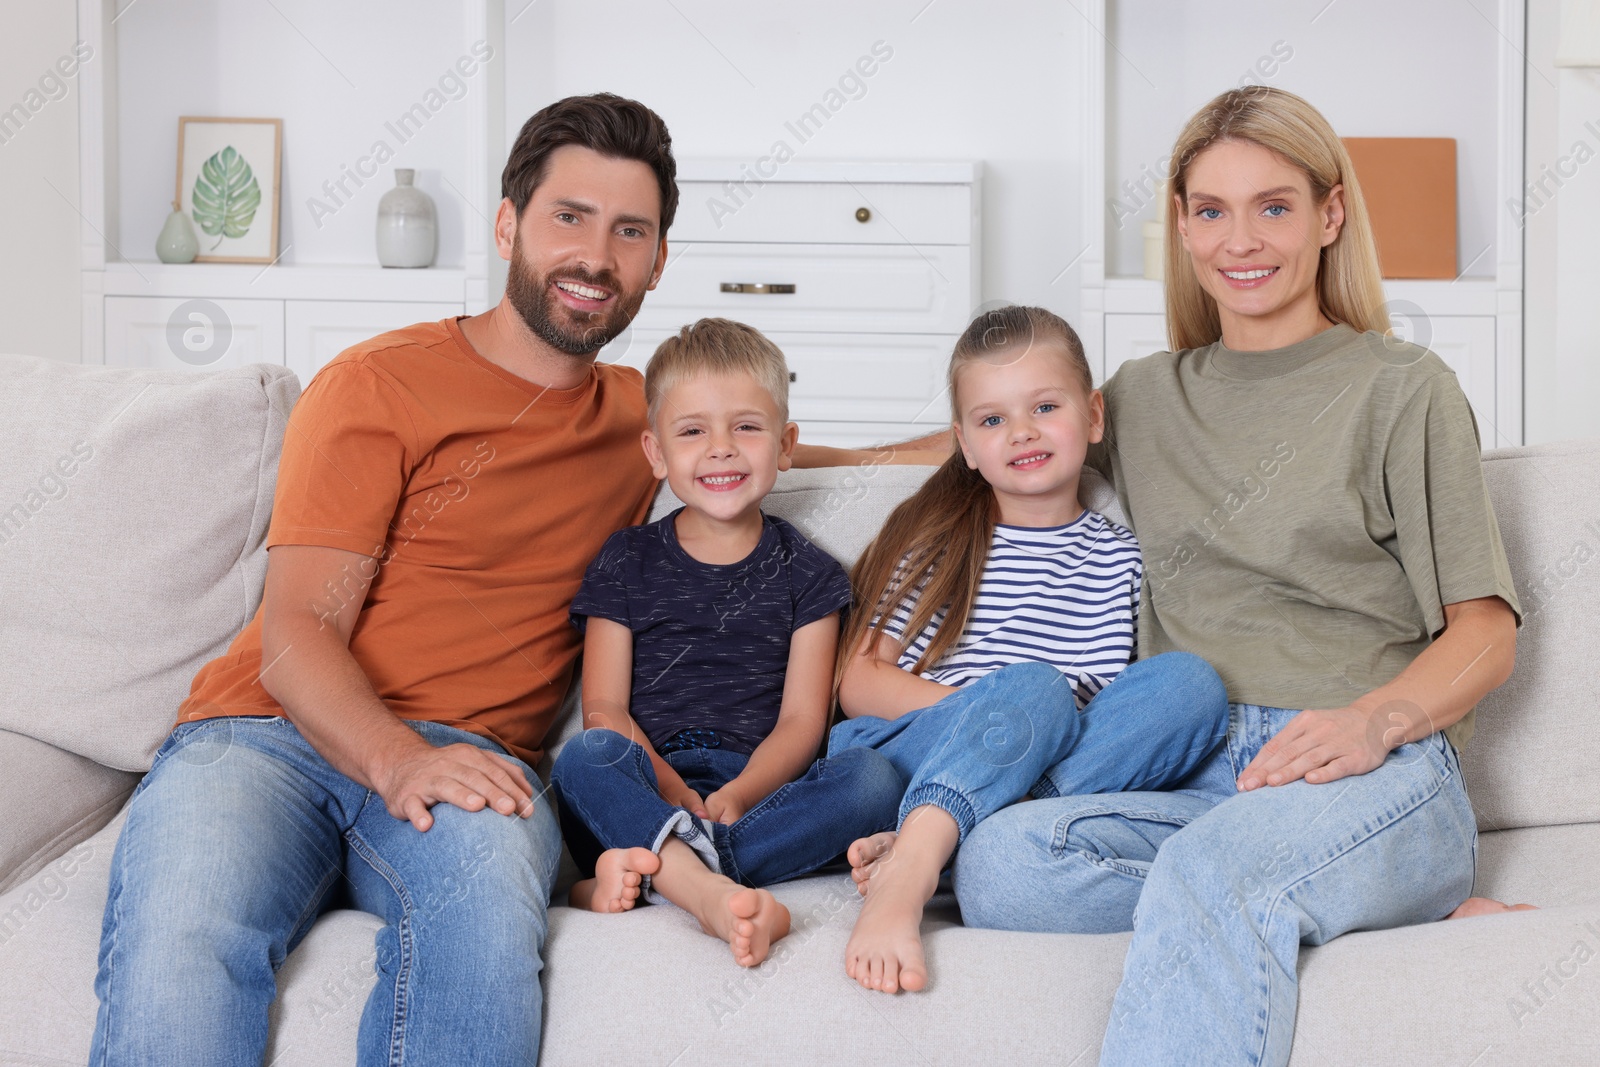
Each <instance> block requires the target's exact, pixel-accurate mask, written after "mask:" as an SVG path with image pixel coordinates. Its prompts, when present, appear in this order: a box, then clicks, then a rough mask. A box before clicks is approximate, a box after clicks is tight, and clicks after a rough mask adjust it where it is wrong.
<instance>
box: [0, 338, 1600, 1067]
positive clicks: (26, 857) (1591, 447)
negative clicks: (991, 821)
mask: <svg viewBox="0 0 1600 1067" xmlns="http://www.w3.org/2000/svg"><path fill="white" fill-rule="evenodd" d="M298 393H299V386H298V383H297V382H296V381H295V379H294V377H293V376H292V375H291V374H290V373H289V372H288V371H286V370H284V369H283V368H281V367H267V366H258V367H247V368H241V369H236V370H226V371H216V372H210V373H187V372H173V373H168V372H157V371H133V370H110V369H105V368H85V367H76V366H67V365H62V364H57V363H51V362H47V361H43V360H31V359H25V358H20V357H4V358H0V434H3V441H4V447H3V449H0V811H3V813H4V818H3V820H0V1063H3V1064H29V1065H38V1064H82V1063H84V1062H85V1061H86V1059H87V1055H88V1048H89V1039H90V1034H91V1032H92V1029H93V1020H94V1015H95V1009H96V1002H95V996H94V990H93V978H94V970H95V954H96V949H97V944H98V938H99V933H100V918H101V911H102V908H103V906H104V902H105V894H106V880H107V870H108V867H109V864H110V861H111V856H112V850H113V848H114V847H115V843H116V836H117V833H118V831H119V829H120V825H121V823H120V820H119V819H118V818H117V813H118V811H119V810H120V808H121V807H122V806H123V804H124V803H125V802H126V799H127V795H128V793H129V791H130V790H131V789H132V788H133V786H134V785H135V784H136V783H137V781H138V777H139V773H140V772H141V771H143V770H144V769H145V768H147V767H148V765H149V761H150V757H151V755H152V753H153V752H154V750H155V748H156V747H157V745H158V744H159V743H160V741H161V739H162V737H163V736H164V734H165V733H166V730H167V728H168V726H169V725H170V722H171V719H172V717H173V715H174V710H175V708H176V706H177V703H178V701H179V699H180V698H181V697H182V696H183V695H184V694H185V693H186V692H187V690H188V685H189V681H190V679H191V677H192V676H193V674H194V672H195V670H196V668H198V667H199V666H200V664H201V663H203V662H204V661H205V660H207V659H208V658H209V657H211V656H213V655H215V654H216V653H217V652H219V651H221V650H222V649H223V648H224V647H225V646H226V644H227V642H228V641H229V640H230V639H231V638H232V637H233V635H234V634H235V633H236V632H237V631H238V630H239V628H240V627H242V626H243V625H244V623H245V621H246V620H247V619H248V618H249V617H250V616H251V614H252V613H253V612H254V610H255V607H256V605H257V603H258V601H259V598H260V593H261V584H262V576H263V573H264V570H265V552H264V550H263V549H262V547H261V546H262V540H263V538H264V536H265V531H266V528H267V521H268V512H269V508H270V504H271V500H272V490H273V484H274V472H275V466H276V462H277V458H278V455H279V447H280V442H281V438H282V435H283V433H284V432H285V429H284V428H285V417H286V415H287V413H288V410H289V408H290V406H291V405H292V404H293V402H294V400H295V398H296V397H297V396H298ZM1486 458H1487V464H1486V470H1487V472H1488V478H1489V484H1490V489H1491V492H1492V493H1493V496H1494V500H1495V506H1496V508H1497V510H1498V513H1499V518H1500V525H1501V530H1502V533H1503V535H1504V538H1505V543H1506V549H1507V551H1508V552H1509V554H1510V556H1511V564H1512V569H1513V572H1514V573H1515V574H1516V576H1517V582H1518V589H1519V591H1520V592H1521V594H1522V596H1523V601H1524V604H1525V606H1526V608H1527V611H1528V620H1527V623H1526V625H1525V626H1524V627H1523V629H1522V632H1521V640H1520V646H1519V650H1518V658H1517V669H1516V673H1515V674H1514V676H1513V677H1512V679H1511V681H1510V682H1508V683H1507V684H1506V685H1505V686H1504V687H1503V688H1502V689H1501V690H1500V691H1499V692H1497V693H1495V694H1494V695H1493V696H1492V697H1491V698H1490V699H1489V700H1488V701H1486V702H1485V704H1484V706H1483V707H1482V708H1481V710H1480V714H1479V728H1478V736H1477V738H1476V740H1474V742H1473V743H1472V745H1471V746H1470V747H1469V748H1468V749H1467V752H1466V760H1465V762H1466V769H1467V774H1468V782H1469V788H1470V792H1471V795H1472V797H1473V801H1474V803H1475V805H1476V807H1477V809H1478V813H1479V826H1480V828H1481V830H1482V831H1483V832H1482V835H1481V839H1480V846H1479V856H1478V860H1479V862H1478V886H1477V890H1478V892H1480V893H1484V894H1490V895H1495V896H1500V897H1508V898H1514V899H1518V900H1528V901H1531V902H1534V903H1537V904H1539V905H1541V906H1542V908H1543V909H1544V910H1542V911H1539V912H1536V913H1526V914H1519V915H1514V916H1505V917H1495V918H1485V919H1476V920H1471V921H1465V922H1454V923H1439V924H1434V925H1432V926H1425V927H1416V928H1411V929H1403V930H1393V931H1385V932H1373V933H1358V934H1352V935H1350V936H1347V937H1343V938H1340V939H1338V940H1337V941H1335V942H1333V943H1331V944H1329V945H1327V946H1325V947H1323V948H1319V949H1312V950H1306V951H1305V952H1304V953H1303V954H1302V957H1301V970H1302V974H1303V977H1304V983H1303V997H1302V1000H1301V1005H1300V1012H1299V1019H1298V1026H1297V1030H1296V1037H1295V1046H1294V1062H1295V1063H1296V1064H1301V1065H1308V1067H1324V1065H1331V1064H1387V1063H1395V1064H1405V1065H1407V1067H1421V1065H1425V1064H1441V1065H1444V1064H1450V1065H1457V1067H1467V1065H1473V1067H1488V1065H1491V1064H1523V1063H1526V1064H1552V1063H1572V1064H1592V1063H1600V1026H1597V1023H1600V825H1597V823H1600V775H1597V768H1600V716H1597V711H1600V671H1597V669H1596V667H1595V666H1594V655H1595V652H1596V640H1595V638H1596V636H1597V634H1600V625H1597V624H1596V622H1595V621H1594V615H1595V611H1596V606H1597V605H1600V443H1585V444H1570V445H1556V446H1545V447H1539V448H1524V449H1510V450H1505V451H1500V452H1494V453H1491V454H1489V455H1488V456H1487V457H1486ZM925 474H926V470H925V469H910V468H889V467H877V468H873V467H868V468H862V469H855V468H841V469H834V470H827V471H801V472H793V473H791V474H788V475H785V476H784V477H783V478H782V479H781V480H780V482H779V485H778V489H777V490H776V491H775V493H774V494H773V496H772V498H771V501H770V509H771V510H772V512H774V513H775V514H778V515H782V516H784V517H785V518H788V519H790V520H791V521H794V522H796V523H797V524H798V525H799V526H800V527H801V528H802V529H803V530H804V531H805V532H806V533H807V534H808V535H810V536H812V537H813V538H814V539H815V540H816V541H817V542H818V543H819V544H820V545H822V546H823V547H824V548H826V549H828V550H829V551H831V552H833V553H834V554H835V555H837V556H839V557H840V558H841V559H843V560H845V561H846V562H848V561H849V560H850V559H852V558H853V557H854V555H855V554H856V553H857V552H859V551H860V549H861V548H862V546H863V545H864V544H865V542H866V540H867V538H869V537H870V536H871V534H872V533H873V532H874V530H875V529H876V528H877V526H878V524H879V523H880V522H881V521H882V519H883V517H884V516H885V515H886V514H887V512H888V510H889V509H890V508H891V507H893V505H894V504H895V503H897V502H898V501H899V500H901V499H903V498H904V496H905V495H906V494H907V493H908V492H910V491H911V490H912V489H913V488H914V487H915V486H916V485H917V484H918V482H919V481H920V479H921V478H922V477H924V476H925ZM1100 502H1101V503H1102V504H1104V505H1105V506H1108V507H1109V506H1110V504H1107V503H1105V501H1104V499H1103V498H1102V499H1101V501H1100ZM666 505H667V502H666V501H663V502H661V504H659V505H658V511H659V510H660V509H661V508H664V507H665V506H666ZM575 726H576V722H575V717H573V716H570V715H569V717H568V719H567V721H566V722H565V723H564V726H563V730H564V732H565V733H567V734H570V733H571V732H572V730H573V729H574V728H575ZM778 893H779V896H780V897H781V898H782V899H783V900H784V901H785V902H786V903H787V904H788V905H789V907H790V908H791V909H792V910H793V912H794V915H795V918H796V925H795V930H794V932H793V933H792V934H791V935H790V936H789V937H788V938H787V939H786V940H785V941H783V942H781V943H780V944H779V946H778V948H777V950H776V951H775V953H774V955H773V957H772V958H771V959H770V960H769V961H768V962H767V963H765V964H763V965H762V966H761V967H760V968H757V969H755V970H752V971H741V970H740V969H739V968H737V967H735V966H734V965H733V964H732V963H731V961H730V960H729V958H728V954H727V951H726V949H725V948H724V947H722V946H721V945H720V944H719V943H717V942H715V941H713V940H712V939H710V938H707V937H705V936H704V935H702V934H701V933H700V932H699V931H698V929H697V928H696V926H695V924H694V923H693V921H692V920H690V919H689V918H688V916H687V915H685V914H684V913H682V912H679V911H677V910H675V909H673V908H671V907H668V906H662V907H650V908H641V909H639V910H638V911H636V912H633V913H631V914H628V915H624V916H599V915H592V914H588V913H579V912H575V911H572V910H571V909H568V908H564V907H556V908H554V909H553V910H552V913H551V934H550V940H549V946H548V952H547V961H548V966H547V970H546V972H545V974H546V1012H545V1036H544V1049H543V1062H544V1063H545V1064H547V1065H550V1067H563V1065H569V1064H572V1065H592V1064H602V1063H605V1064H611V1063H630V1064H660V1065H667V1064H680V1065H681V1064H689V1063H695V1064H722V1063H729V1064H731V1063H758V1064H760V1063H779V1064H790V1063H829V1064H836V1063H840V1062H855V1063H873V1064H978V1063H1006V1064H1013V1063H1015V1064H1034V1063H1038V1064H1047V1063H1048V1064H1075V1065H1082V1064H1089V1063H1093V1062H1094V1060H1095V1050H1096V1049H1097V1047H1098V1044H1099V1037H1100V1033H1101V1031H1102V1029H1103V1027H1104V1024H1105V1020H1106V1017H1107V1015H1108V1013H1109V1010H1110V1004H1111V997H1112V993H1113V991H1114V990H1115V988H1116V984H1117V980H1118V977H1119V975H1120V973H1121V961H1122V957H1123V953H1124V950H1125V947H1126V944H1127V937H1126V935H1119V936H1103V937H1082V936H1067V935H1027V934H1015V933H998V932H994V931H983V930H969V929H965V928H963V927H962V926H960V925H959V919H958V916H957V915H956V913H955V910H954V908H953V905H952V904H951V902H950V900H949V899H948V898H947V897H946V898H941V900H940V901H936V907H935V908H934V910H933V913H932V915H931V918H930V922H929V924H928V948H929V953H930V962H931V966H932V968H933V974H934V979H933V984H932V986H931V988H930V989H929V990H928V991H927V992H925V993H922V994H919V995H901V996H897V997H887V996H883V995H881V994H868V993H865V992H863V991H862V990H860V989H859V988H857V987H856V986H855V985H854V984H853V983H852V982H850V981H849V980H848V979H846V978H845V976H844V973H843V966H842V958H843V951H844V943H845V939H846V937H847V936H848V933H849V930H850V926H851V924H852V922H853V921H854V917H855V915H856V912H857V908H858V904H857V901H856V898H855V896H854V894H853V891H852V888H851V886H850V883H849V881H848V879H847V878H846V877H844V876H843V875H839V874H833V875H824V876H819V877H814V878H809V879H805V880H803V881H799V882H795V883H791V884H789V885H785V886H782V887H780V888H779V889H778ZM377 925H378V924H377V920H376V919H375V918H373V917H371V916H369V915H365V914H362V913H359V912H349V911H344V912H335V913H332V914H329V915H327V916H326V917H324V918H323V919H322V920H321V921H320V922H318V923H317V925H316V927H315V928H314V929H313V930H312V931H311V933H310V935H309V936H308V937H307V938H306V940H305V941H304V943H302V944H301V945H300V947H299V948H298V949H297V950H296V951H295V952H294V953H293V954H292V955H291V956H290V957H289V959H288V961H287V962H286V963H285V964H284V967H283V969H282V971H281V972H280V974H279V991H280V992H279V998H278V1002H277V1004H276V1006H275V1008H274V1021H273V1027H272V1045H271V1048H270V1050H269V1054H268V1062H270V1063H272V1064H275V1065H279V1067H290V1065H301V1064H304V1065H326V1064H341V1063H353V1062H354V1056H355V1037H356V1026H357V1021H358V1019H359V1017H360V1010H361V1005H362V1003H363V1002H364V1000H365V997H366V993H367V990H368V988H369V987H370V985H371V981H372V978H371V961H372V957H373V947H372V937H373V931H374V930H375V929H376V927H377ZM173 980H174V981H182V980H183V978H182V976H181V975H175V976H174V978H173Z"/></svg>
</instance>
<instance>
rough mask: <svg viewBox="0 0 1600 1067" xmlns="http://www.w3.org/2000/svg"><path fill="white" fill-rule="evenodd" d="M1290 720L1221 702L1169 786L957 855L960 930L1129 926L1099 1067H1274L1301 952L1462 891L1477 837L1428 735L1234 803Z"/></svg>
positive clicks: (1036, 814)
mask: <svg viewBox="0 0 1600 1067" xmlns="http://www.w3.org/2000/svg"><path fill="white" fill-rule="evenodd" d="M1297 714H1299V713H1298V712H1297V711H1292V710H1284V709H1279V708H1264V707H1259V706H1256V705H1251V704H1237V705H1234V706H1233V709H1232V723H1231V726H1230V729H1229V733H1228V743H1227V744H1226V745H1225V746H1224V747H1222V748H1221V749H1219V750H1218V751H1217V753H1216V754H1215V755H1214V756H1213V757H1212V758H1211V759H1210V760H1208V761H1207V762H1206V763H1205V765H1204V766H1202V767H1201V768H1200V769H1199V770H1197V771H1196V772H1195V773H1194V775H1193V776H1192V777H1190V778H1189V779H1188V780H1186V781H1185V782H1183V783H1181V785H1180V787H1179V789H1178V790H1177V791H1175V792H1170V793H1155V792H1126V793H1123V794H1121V795H1115V796H1062V797H1057V798H1054V799H1049V800H1039V801H1035V802H1032V803H1028V804H1019V805H1016V806H1015V807H1011V808H1008V809H1007V810H1005V811H1002V812H1001V813H999V814H998V815H996V816H995V817H994V818H992V819H989V820H988V821H986V822H984V823H983V824H982V825H981V826H979V827H978V829H977V830H976V831H974V833H973V834H972V836H971V838H970V839H969V840H968V841H967V843H966V845H965V846H964V847H963V848H962V850H961V852H960V855H959V856H958V857H957V860H956V871H955V887H956V894H957V897H958V899H959V901H960V904H961V915H962V919H963V921H964V922H966V923H967V924H968V925H969V926H981V927H990V928H997V929H1005V930H1028V931H1061V932H1068V933H1111V932H1116V931H1124V930H1129V929H1131V930H1133V943H1132V944H1131V945H1130V946H1129V949H1128V957H1127V963H1126V965H1125V968H1124V970H1123V975H1122V985H1121V987H1120V988H1119V989H1118V991H1117V996H1116V1000H1115V1002H1114V1004H1113V1006H1112V1012H1111V1021H1110V1023H1109V1024H1108V1026H1107V1028H1106V1037H1105V1044H1104V1047H1103V1049H1102V1052H1101V1056H1102V1058H1101V1063H1102V1064H1109V1065H1119V1067H1120V1065H1124V1064H1128V1065H1132V1064H1152V1063H1182V1064H1197V1065H1204V1064H1227V1065H1230V1067H1231V1065H1236V1064H1251V1065H1255V1064H1283V1063H1287V1062H1288V1059H1289V1048H1290V1045H1291V1044H1292V1041H1293V1037H1294V1020H1295V1008H1296V1004H1297V997H1298V991H1299V989H1298V982H1297V976H1296V967H1297V964H1298V960H1299V952H1300V946H1301V945H1302V944H1308V945H1320V944H1322V943H1324V942H1326V941H1329V940H1331V939H1333V938H1335V937H1338V936H1339V935H1340V934H1343V933H1347V932H1349V931H1352V930H1378V929H1387V928H1390V927H1396V926H1406V925H1411V924H1415V923H1425V922H1432V921H1434V920H1437V919H1441V918H1443V917H1445V916H1446V915H1448V914H1450V912H1451V911H1453V910H1455V908H1456V907H1457V906H1458V905H1459V904H1460V903H1461V902H1462V901H1463V900H1464V899H1466V897H1467V896H1468V895H1469V894H1470V893H1471V891H1472V879H1473V874H1474V865H1475V862H1476V855H1477V825H1476V821H1475V819H1474V817H1473V813H1472V806H1471V804H1470V803H1469V802H1468V800H1467V795H1466V791H1465V789H1464V788H1463V786H1462V782H1461V767H1460V764H1459V763H1458V762H1457V759H1456V753H1455V749H1454V748H1453V747H1452V746H1451V745H1450V743H1449V742H1448V741H1447V740H1445V738H1444V735H1443V734H1434V735H1433V736H1431V737H1428V738H1426V739H1424V740H1422V741H1417V742H1414V743H1411V744H1407V745H1402V746H1401V747H1400V748H1397V749H1395V750H1394V751H1393V752H1391V753H1390V754H1389V757H1388V759H1387V760H1386V761H1385V762H1384V764H1383V765H1382V766H1381V767H1379V768H1378V769H1377V770H1374V771H1372V772H1371V773H1369V774H1363V775H1358V776H1355V777H1349V778H1341V779H1339V780H1337V781H1334V782H1328V783H1326V784H1323V785H1311V784H1308V783H1307V782H1305V781H1297V782H1292V783H1290V784H1288V785H1281V786H1263V787H1261V788H1260V789H1256V790H1253V791H1251V792H1249V793H1239V792H1238V791H1237V790H1236V787H1235V784H1234V783H1235V781H1236V780H1237V778H1238V775H1239V774H1240V773H1241V772H1242V771H1243V770H1244V768H1245V766H1246V765H1247V764H1248V763H1249V762H1250V761H1251V760H1252V759H1254V758H1255V756H1256V754H1257V753H1258V752H1260V751H1261V747H1262V745H1264V744H1265V743H1266V742H1267V740H1268V739H1270V738H1271V737H1272V736H1273V735H1274V734H1276V733H1277V732H1278V731H1279V730H1281V729H1282V728H1283V727H1284V726H1285V725H1287V724H1288V722H1289V720H1290V719H1292V718H1294V716H1295V715H1297Z"/></svg>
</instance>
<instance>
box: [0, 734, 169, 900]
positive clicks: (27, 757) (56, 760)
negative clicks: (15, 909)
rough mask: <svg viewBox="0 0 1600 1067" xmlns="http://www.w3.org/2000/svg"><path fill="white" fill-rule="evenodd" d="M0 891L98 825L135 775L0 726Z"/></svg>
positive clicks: (133, 783) (130, 789)
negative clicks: (1, 814)
mask: <svg viewBox="0 0 1600 1067" xmlns="http://www.w3.org/2000/svg"><path fill="white" fill-rule="evenodd" d="M0 767H3V768H5V771H4V773H3V774H0V811H3V812H5V818H4V819H3V820H0V893H3V892H5V891H6V890H7V889H10V888H11V887H12V886H14V885H16V884H17V883H19V882H21V881H23V880H24V879H26V878H29V877H31V876H32V875H33V873H34V872H35V871H37V870H39V868H41V867H43V866H44V865H45V864H46V863H48V862H49V861H50V860H53V859H55V858H56V857H57V856H60V855H61V854H62V853H63V852H65V851H66V850H67V849H69V848H71V847H72V846H73V845H76V844H77V843H78V842H80V841H82V840H83V839H84V838H86V837H88V836H90V835H91V834H93V833H94V832H95V831H96V830H99V829H100V828H101V827H102V826H104V825H105V824H106V823H108V822H110V821H111V819H112V817H113V816H114V815H116V814H117V812H118V811H120V810H121V809H122V805H123V803H124V802H126V801H127V799H128V794H129V793H132V792H133V787H134V786H136V785H138V784H139V775H137V774H134V773H132V772H130V771H117V770H112V769H111V768H109V767H102V766H101V765H100V764H98V763H96V762H95V761H94V760H91V759H86V758H84V757H83V756H79V755H76V754H75V753H72V752H66V751H63V750H62V749H59V748H56V747H55V746H54V745H47V744H45V743H44V742H43V741H38V740H35V739H34V738H31V737H24V736H23V735H22V734H15V733H12V732H11V731H10V730H0Z"/></svg>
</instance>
